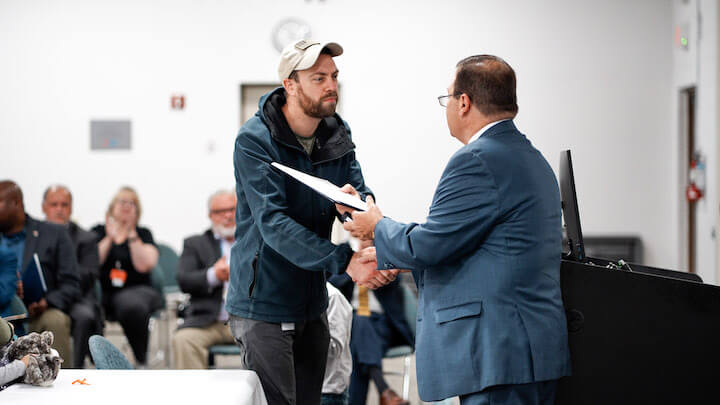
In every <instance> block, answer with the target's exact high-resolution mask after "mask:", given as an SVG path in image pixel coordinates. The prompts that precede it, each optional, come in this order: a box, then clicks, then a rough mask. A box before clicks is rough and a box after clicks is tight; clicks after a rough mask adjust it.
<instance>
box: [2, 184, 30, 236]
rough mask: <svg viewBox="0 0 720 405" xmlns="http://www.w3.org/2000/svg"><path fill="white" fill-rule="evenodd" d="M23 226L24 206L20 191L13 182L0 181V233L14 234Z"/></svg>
mask: <svg viewBox="0 0 720 405" xmlns="http://www.w3.org/2000/svg"><path fill="white" fill-rule="evenodd" d="M24 226H25V206H24V204H23V194H22V190H21V189H20V187H19V186H18V185H17V184H15V182H13V181H10V180H3V181H0V232H2V233H15V232H19V231H20V230H22V228H23V227H24Z"/></svg>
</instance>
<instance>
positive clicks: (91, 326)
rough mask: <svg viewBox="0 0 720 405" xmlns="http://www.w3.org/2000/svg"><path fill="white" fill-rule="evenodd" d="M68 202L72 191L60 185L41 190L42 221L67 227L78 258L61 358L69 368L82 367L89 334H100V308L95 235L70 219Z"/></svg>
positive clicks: (101, 324)
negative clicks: (68, 345) (76, 290)
mask: <svg viewBox="0 0 720 405" xmlns="http://www.w3.org/2000/svg"><path fill="white" fill-rule="evenodd" d="M72 204H73V200H72V194H71V193H70V190H69V189H68V188H67V187H65V186H63V185H59V184H57V185H52V186H50V187H48V188H47V189H46V190H45V192H44V193H43V202H42V210H43V212H44V213H45V220H46V221H48V222H52V223H54V224H58V225H62V226H64V227H65V228H66V229H67V230H68V232H69V234H70V240H72V243H73V246H74V248H75V255H76V257H77V261H78V277H79V278H80V291H81V294H80V299H79V300H78V301H77V302H76V303H75V304H74V305H73V306H72V308H71V309H70V319H71V320H72V339H73V358H72V359H65V361H66V362H67V365H69V364H70V361H71V360H72V365H73V367H76V368H82V367H83V364H84V362H85V357H86V356H87V355H88V354H89V353H90V348H89V347H88V339H90V336H92V335H95V334H102V331H103V319H102V310H101V308H100V302H99V300H98V297H97V296H96V294H95V282H96V281H97V279H98V271H99V267H100V258H99V256H98V248H97V242H96V241H95V235H94V234H93V233H91V232H88V231H86V230H84V229H82V228H81V227H80V226H78V225H77V224H76V223H75V222H73V221H72V220H70V216H71V215H72V209H73V205H72Z"/></svg>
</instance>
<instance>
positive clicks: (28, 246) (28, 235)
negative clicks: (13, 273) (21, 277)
mask: <svg viewBox="0 0 720 405" xmlns="http://www.w3.org/2000/svg"><path fill="white" fill-rule="evenodd" d="M25 221H26V222H25V249H24V250H23V263H22V267H21V268H20V271H21V272H25V269H26V268H27V266H28V263H30V259H31V258H32V255H33V253H35V251H36V250H37V243H38V239H39V238H40V232H39V231H38V223H37V221H35V220H33V219H32V218H30V217H29V216H26V217H25Z"/></svg>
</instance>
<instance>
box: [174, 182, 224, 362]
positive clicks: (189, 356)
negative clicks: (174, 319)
mask: <svg viewBox="0 0 720 405" xmlns="http://www.w3.org/2000/svg"><path fill="white" fill-rule="evenodd" d="M235 204H236V198H235V192H233V191H231V190H220V191H218V192H216V193H215V194H213V195H212V196H210V199H209V201H208V217H209V218H210V222H211V224H212V225H211V228H210V229H208V230H207V231H205V232H204V233H203V234H200V235H195V236H191V237H189V238H187V239H185V242H184V244H183V251H182V254H181V256H180V263H179V264H178V274H177V279H178V284H179V285H180V289H181V290H182V291H183V292H184V293H187V294H190V305H189V306H188V307H187V310H186V311H185V312H186V315H185V322H184V323H183V325H182V326H180V329H179V330H178V331H177V333H175V337H174V338H173V345H172V346H173V354H174V357H175V367H176V368H179V369H199V368H207V367H208V348H209V347H210V346H212V345H216V344H233V343H234V342H235V340H234V339H233V337H232V334H230V329H229V328H228V326H227V325H226V322H227V319H228V313H227V311H225V305H224V304H225V295H226V294H227V285H228V277H229V275H230V266H229V261H228V259H229V258H230V247H231V246H232V244H233V242H234V241H235Z"/></svg>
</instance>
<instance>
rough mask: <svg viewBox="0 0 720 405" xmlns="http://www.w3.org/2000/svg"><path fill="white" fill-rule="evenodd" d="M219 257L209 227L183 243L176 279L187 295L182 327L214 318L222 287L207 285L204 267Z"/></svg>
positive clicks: (197, 325) (216, 243)
mask: <svg viewBox="0 0 720 405" xmlns="http://www.w3.org/2000/svg"><path fill="white" fill-rule="evenodd" d="M221 256H222V253H221V250H220V241H219V240H217V239H215V236H214V235H213V232H212V230H209V229H208V230H207V231H205V233H203V234H201V235H195V236H191V237H189V238H187V239H185V241H184V242H183V251H182V254H181V255H180V261H179V262H178V272H177V281H178V285H180V289H181V290H182V292H184V293H186V294H190V305H189V306H188V308H187V309H186V311H185V323H183V325H182V326H181V328H185V327H194V328H198V327H204V326H208V325H210V324H212V323H213V322H216V321H217V318H218V315H219V314H220V305H221V304H222V291H223V286H222V284H220V285H219V286H217V287H210V285H209V284H208V281H207V275H206V273H207V269H209V268H210V267H212V265H214V264H215V262H217V261H218V259H219V258H220V257H221Z"/></svg>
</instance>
